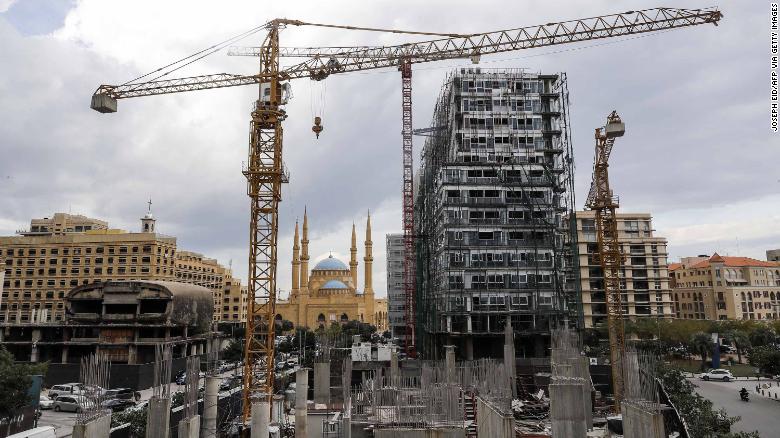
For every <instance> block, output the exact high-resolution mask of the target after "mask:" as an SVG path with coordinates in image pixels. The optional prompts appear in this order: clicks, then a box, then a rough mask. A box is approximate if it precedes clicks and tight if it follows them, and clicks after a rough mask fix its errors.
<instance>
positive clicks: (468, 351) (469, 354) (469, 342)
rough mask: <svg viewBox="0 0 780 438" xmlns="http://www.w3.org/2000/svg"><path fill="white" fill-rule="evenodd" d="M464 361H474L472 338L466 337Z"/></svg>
mask: <svg viewBox="0 0 780 438" xmlns="http://www.w3.org/2000/svg"><path fill="white" fill-rule="evenodd" d="M466 360H474V338H472V337H471V336H467V337H466Z"/></svg>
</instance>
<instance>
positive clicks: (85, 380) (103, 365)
mask: <svg viewBox="0 0 780 438" xmlns="http://www.w3.org/2000/svg"><path fill="white" fill-rule="evenodd" d="M110 367H111V362H109V361H108V356H107V355H106V354H105V353H100V352H98V353H93V354H90V355H88V356H86V357H83V358H82V359H81V368H80V370H79V374H80V381H81V385H80V390H81V394H80V395H79V397H77V400H78V405H79V410H78V411H77V413H76V424H86V423H88V422H89V421H91V420H93V419H95V418H97V417H99V416H100V415H102V414H103V413H104V412H105V411H106V408H105V407H104V402H105V401H106V388H107V387H108V378H109V373H110Z"/></svg>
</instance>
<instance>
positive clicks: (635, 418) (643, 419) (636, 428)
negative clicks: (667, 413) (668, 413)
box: [620, 401, 666, 438]
mask: <svg viewBox="0 0 780 438" xmlns="http://www.w3.org/2000/svg"><path fill="white" fill-rule="evenodd" d="M620 408H621V411H622V413H623V435H624V436H626V437H631V438H664V437H666V428H665V427H664V416H663V414H661V410H660V409H658V410H654V411H651V410H648V409H647V408H646V407H644V406H640V405H636V404H634V403H631V402H629V401H623V403H621V405H620Z"/></svg>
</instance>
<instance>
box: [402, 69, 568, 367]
mask: <svg viewBox="0 0 780 438" xmlns="http://www.w3.org/2000/svg"><path fill="white" fill-rule="evenodd" d="M567 96H568V91H567V89H566V77H565V74H560V75H558V74H551V75H545V74H538V73H529V72H527V71H525V70H520V69H516V70H485V69H478V68H477V69H460V70H459V71H456V72H454V73H453V74H451V75H450V76H449V77H448V78H447V80H446V81H445V83H444V86H443V88H442V91H441V94H440V96H439V99H438V101H437V103H436V107H435V111H434V115H433V120H432V122H431V126H432V127H435V135H432V136H430V137H428V138H427V139H426V142H425V145H424V147H423V151H422V163H421V167H420V170H419V171H418V175H417V176H418V178H419V182H418V184H416V186H415V188H416V197H415V226H416V234H417V236H418V238H417V242H418V244H417V263H418V266H417V271H418V273H419V275H418V280H417V284H418V287H417V290H418V297H417V303H416V314H417V318H418V321H417V330H418V333H417V340H418V345H417V349H418V351H421V352H422V353H423V354H424V355H425V357H438V356H440V355H441V352H442V351H443V348H442V347H443V345H447V344H452V345H455V346H456V352H457V354H458V355H459V356H461V357H463V358H465V359H474V358H481V357H501V356H503V332H504V328H505V325H506V323H507V321H508V320H511V324H512V327H513V329H514V331H515V340H516V345H515V351H516V352H517V355H518V356H521V357H533V356H536V357H541V356H546V355H547V354H548V348H549V343H550V338H549V333H550V329H551V328H552V327H555V326H557V325H558V324H562V322H563V320H564V319H566V318H570V317H571V315H570V314H571V310H572V309H570V308H569V307H568V305H567V302H568V299H569V298H571V297H570V296H569V292H568V289H567V285H566V281H567V275H566V274H567V271H568V270H570V269H571V266H570V264H569V263H568V262H567V259H568V257H567V250H566V243H565V242H567V241H568V237H567V236H568V235H569V233H570V229H569V225H568V223H567V222H566V221H564V220H563V216H564V215H566V214H570V213H571V206H572V205H573V203H572V202H571V194H572V193H573V190H572V187H571V169H570V167H569V166H570V163H571V162H572V156H571V148H570V145H569V142H568V127H567V122H566V117H567V116H566V113H567V111H568V103H567V101H566V99H567ZM568 260H570V259H568Z"/></svg>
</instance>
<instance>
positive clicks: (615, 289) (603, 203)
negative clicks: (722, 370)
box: [585, 111, 626, 412]
mask: <svg viewBox="0 0 780 438" xmlns="http://www.w3.org/2000/svg"><path fill="white" fill-rule="evenodd" d="M625 132H626V125H625V124H624V123H623V121H622V120H620V116H618V114H617V112H616V111H612V113H610V115H609V116H607V123H606V125H604V127H601V128H596V154H595V157H594V159H593V181H592V182H591V185H590V191H589V192H588V199H587V200H586V201H585V206H586V207H587V208H589V209H591V210H593V211H594V212H595V213H596V236H597V239H598V256H599V263H600V264H601V270H602V272H603V274H602V275H603V277H604V295H605V296H606V301H607V328H608V331H609V353H610V362H611V365H612V391H613V393H614V396H615V410H616V411H617V412H620V403H621V402H622V401H623V357H624V356H625V352H626V343H625V329H624V327H623V304H622V299H621V295H620V263H621V259H622V257H623V255H622V253H621V252H620V242H618V231H617V217H616V213H615V211H616V210H617V208H618V206H619V200H618V197H617V196H614V195H613V193H612V189H610V187H609V172H608V170H609V155H610V153H612V147H613V146H614V144H615V139H616V138H618V137H622V136H623V134H625Z"/></svg>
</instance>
